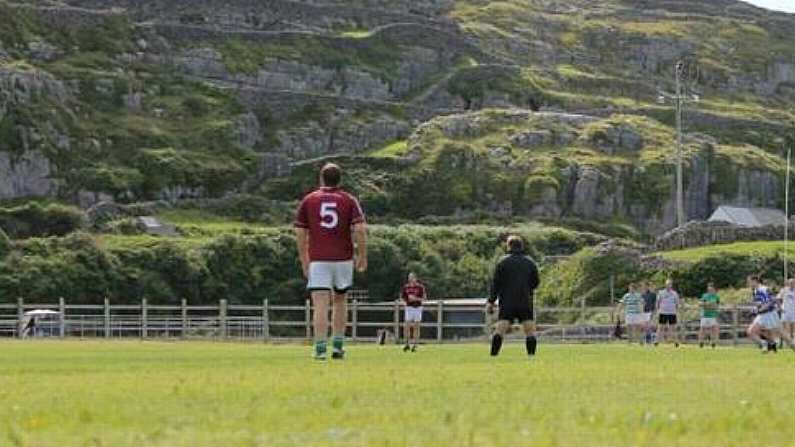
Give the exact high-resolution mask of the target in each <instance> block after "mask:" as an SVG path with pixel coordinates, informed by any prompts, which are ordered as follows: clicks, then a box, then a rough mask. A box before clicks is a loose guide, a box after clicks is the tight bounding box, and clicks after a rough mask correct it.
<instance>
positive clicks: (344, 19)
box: [69, 0, 455, 32]
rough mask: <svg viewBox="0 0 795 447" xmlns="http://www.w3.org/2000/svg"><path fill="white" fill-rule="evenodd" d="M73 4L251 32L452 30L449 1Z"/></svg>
mask: <svg viewBox="0 0 795 447" xmlns="http://www.w3.org/2000/svg"><path fill="white" fill-rule="evenodd" d="M69 3H70V4H71V5H75V6H79V7H83V8H92V9H106V8H123V9H124V10H126V11H127V12H128V14H130V16H131V17H132V18H133V20H135V21H138V22H159V23H163V22H171V23H186V24H188V23H190V24H195V25H212V26H214V27H222V28H230V29H232V28H234V29H254V30H288V29H289V30H296V29H305V30H314V31H319V32H324V31H329V30H333V29H370V28H375V27H378V26H382V25H386V24H389V23H396V22H421V23H433V24H435V25H436V26H442V27H455V25H454V23H453V22H452V21H450V20H447V19H445V18H444V17H442V16H441V14H443V13H444V12H446V11H447V10H448V9H449V8H450V6H451V5H452V1H451V0H444V1H432V0H429V1H426V0H393V1H374V0H373V1H356V2H351V1H346V2H311V1H290V0H269V1H260V0H230V1H226V2H224V4H223V8H219V4H218V1H217V0H110V1H109V0H69Z"/></svg>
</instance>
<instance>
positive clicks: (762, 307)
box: [748, 276, 795, 353]
mask: <svg viewBox="0 0 795 447" xmlns="http://www.w3.org/2000/svg"><path fill="white" fill-rule="evenodd" d="M748 282H749V285H750V286H751V294H752V299H753V304H754V308H755V311H756V317H754V321H753V322H752V323H751V325H750V326H748V336H749V337H750V338H751V340H753V341H754V342H755V343H756V344H758V345H759V347H760V348H762V352H763V353H767V352H771V351H772V352H775V351H776V345H777V344H778V340H779V339H780V338H783V339H784V341H786V342H787V344H788V345H789V346H790V347H791V348H792V349H793V350H795V345H793V342H792V338H790V337H789V335H788V334H784V333H783V332H782V331H781V320H780V319H779V316H778V303H777V302H776V299H775V297H773V295H772V294H771V293H770V292H769V291H768V290H767V287H765V286H764V285H763V284H762V281H761V280H760V279H759V277H758V276H751V277H750V278H749V280H748ZM763 337H764V339H763Z"/></svg>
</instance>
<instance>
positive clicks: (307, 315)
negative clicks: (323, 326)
mask: <svg viewBox="0 0 795 447" xmlns="http://www.w3.org/2000/svg"><path fill="white" fill-rule="evenodd" d="M304 306H305V307H304V319H305V323H306V338H307V339H312V301H310V300H306V302H305V304H304Z"/></svg>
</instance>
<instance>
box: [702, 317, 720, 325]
mask: <svg viewBox="0 0 795 447" xmlns="http://www.w3.org/2000/svg"><path fill="white" fill-rule="evenodd" d="M715 326H718V319H717V318H701V327H715Z"/></svg>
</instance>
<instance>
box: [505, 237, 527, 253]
mask: <svg viewBox="0 0 795 447" xmlns="http://www.w3.org/2000/svg"><path fill="white" fill-rule="evenodd" d="M507 241H508V249H509V250H511V251H522V250H524V241H523V240H522V238H521V237H519V236H516V235H511V236H508V240H507Z"/></svg>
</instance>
